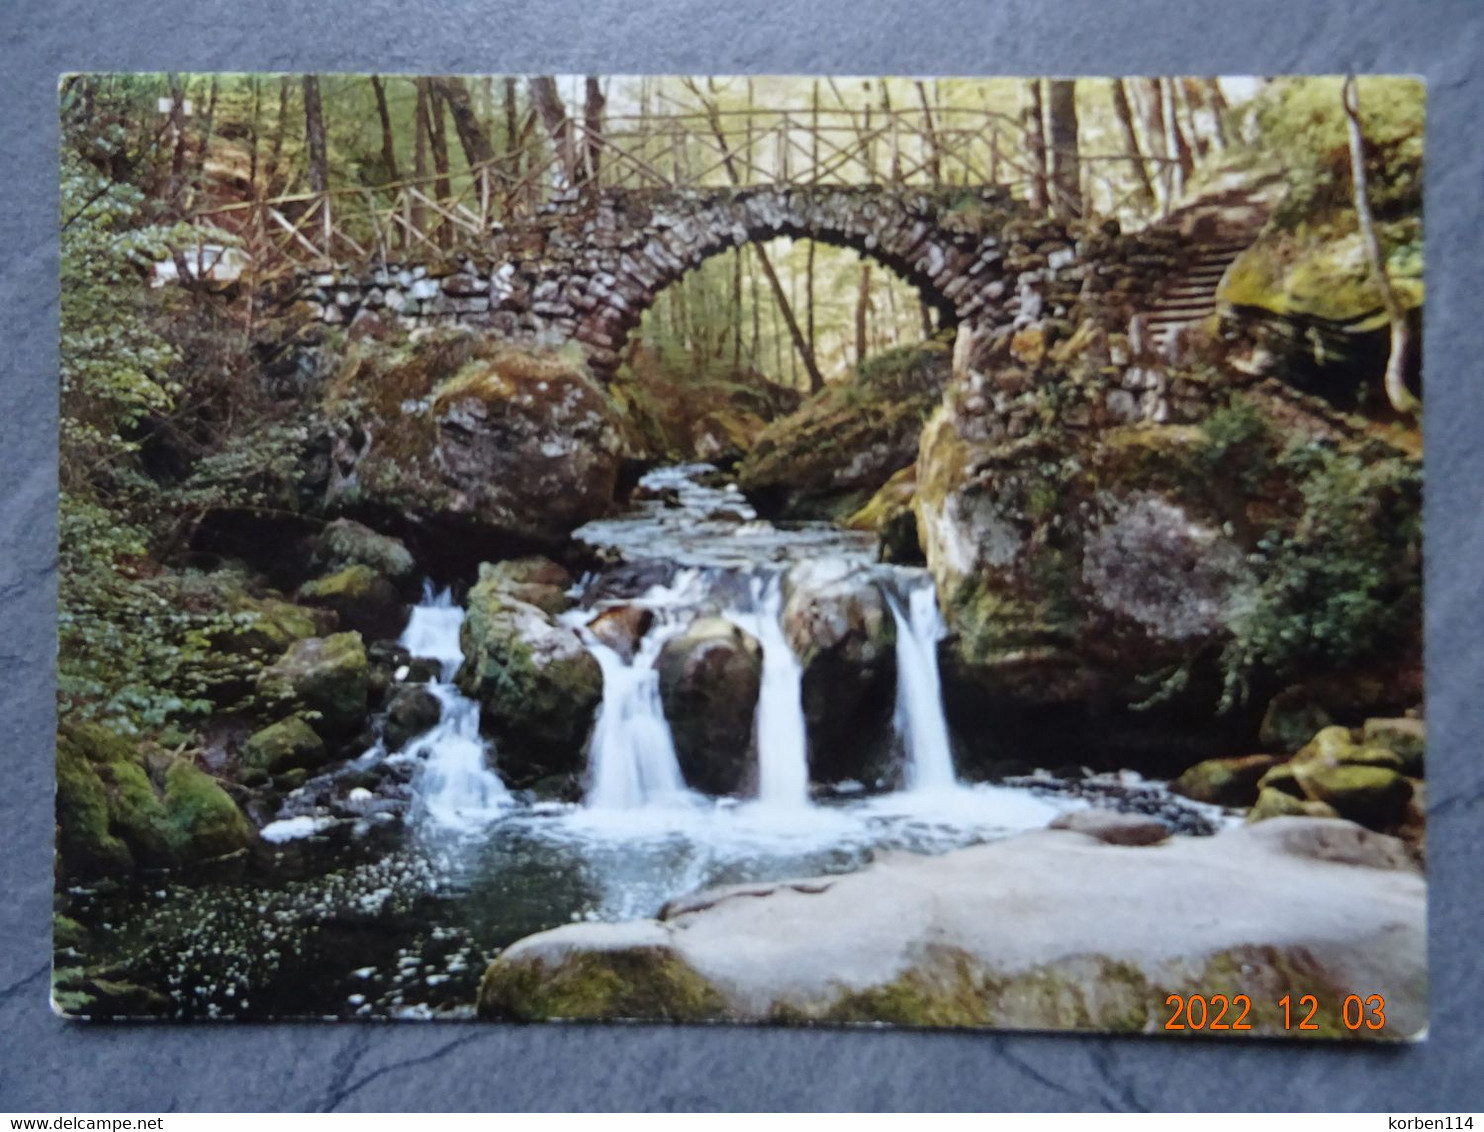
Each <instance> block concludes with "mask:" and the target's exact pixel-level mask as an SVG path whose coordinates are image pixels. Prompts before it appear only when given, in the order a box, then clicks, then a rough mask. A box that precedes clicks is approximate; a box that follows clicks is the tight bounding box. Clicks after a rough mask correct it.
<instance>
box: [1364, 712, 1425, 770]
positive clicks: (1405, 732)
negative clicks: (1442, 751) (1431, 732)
mask: <svg viewBox="0 0 1484 1132" xmlns="http://www.w3.org/2000/svg"><path fill="white" fill-rule="evenodd" d="M1361 737H1362V741H1363V742H1364V743H1365V745H1366V746H1367V747H1382V748H1385V749H1386V750H1388V751H1391V752H1393V753H1394V754H1396V755H1397V757H1398V758H1400V759H1401V761H1402V767H1403V769H1404V770H1405V771H1406V772H1407V773H1408V774H1410V775H1413V776H1417V775H1420V774H1421V773H1422V771H1423V760H1424V754H1425V750H1426V747H1427V728H1426V725H1425V724H1424V723H1423V722H1422V720H1420V719H1411V718H1406V717H1403V718H1399V719H1368V720H1366V721H1365V724H1364V725H1363V727H1362V728H1361Z"/></svg>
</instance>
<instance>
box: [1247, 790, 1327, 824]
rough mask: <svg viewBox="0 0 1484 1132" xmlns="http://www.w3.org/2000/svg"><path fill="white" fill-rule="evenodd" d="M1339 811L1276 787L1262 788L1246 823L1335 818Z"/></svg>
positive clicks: (1323, 803)
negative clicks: (1270, 819)
mask: <svg viewBox="0 0 1484 1132" xmlns="http://www.w3.org/2000/svg"><path fill="white" fill-rule="evenodd" d="M1339 816H1340V814H1339V811H1338V810H1336V809H1335V808H1334V807H1333V806H1331V805H1329V804H1328V803H1325V802H1316V801H1312V800H1309V799H1304V798H1295V797H1294V796H1293V795H1292V794H1290V793H1288V792H1287V791H1284V790H1279V789H1277V788H1276V787H1272V786H1264V787H1263V788H1262V789H1261V790H1260V791H1259V792H1258V795H1257V801H1256V802H1254V803H1253V805H1252V809H1250V810H1249V811H1248V812H1247V822H1248V824H1249V825H1250V824H1252V823H1254V822H1260V821H1267V820H1268V819H1269V818H1304V817H1307V818H1337V817H1339Z"/></svg>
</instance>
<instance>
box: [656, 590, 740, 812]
mask: <svg viewBox="0 0 1484 1132" xmlns="http://www.w3.org/2000/svg"><path fill="white" fill-rule="evenodd" d="M657 666H658V668H659V677H660V699H661V701H662V702H663V704H664V708H665V718H666V719H667V720H668V721H669V723H670V733H671V735H672V736H673V738H674V740H675V755H676V758H677V759H678V760H679V762H680V770H681V773H682V774H683V775H684V776H685V781H686V782H687V783H688V784H689V785H690V786H692V787H694V788H695V789H697V790H701V791H704V792H705V793H707V794H738V793H741V792H743V791H744V790H745V789H747V787H748V786H749V785H750V778H751V776H752V760H751V757H750V756H751V753H752V750H753V742H752V731H753V719H754V717H755V715H756V713H757V698H758V690H759V688H760V686H761V682H762V671H763V657H762V647H761V646H760V645H759V644H758V642H757V640H756V638H754V637H753V636H752V635H751V634H749V633H745V632H743V631H742V630H741V629H739V628H738V627H737V626H735V625H733V624H732V623H731V622H730V621H727V620H725V619H723V618H720V617H705V618H700V619H698V620H696V621H694V622H693V623H692V624H691V625H690V627H689V628H688V629H687V630H686V631H685V632H684V633H682V634H681V635H680V636H678V637H675V638H673V639H671V640H669V641H667V642H666V643H665V647H664V648H663V649H662V650H661V651H660V655H659V660H658V662H657Z"/></svg>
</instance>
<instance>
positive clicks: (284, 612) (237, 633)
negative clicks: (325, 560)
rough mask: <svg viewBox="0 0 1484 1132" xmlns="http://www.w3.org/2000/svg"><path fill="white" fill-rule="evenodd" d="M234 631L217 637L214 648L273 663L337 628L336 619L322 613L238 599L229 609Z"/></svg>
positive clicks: (276, 601)
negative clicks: (300, 644) (306, 640)
mask: <svg viewBox="0 0 1484 1132" xmlns="http://www.w3.org/2000/svg"><path fill="white" fill-rule="evenodd" d="M228 608H229V610H230V611H231V614H232V627H231V629H230V630H227V631H224V632H220V633H217V634H214V635H213V636H212V639H211V644H212V647H213V648H215V649H218V650H220V651H222V652H229V653H244V654H253V655H258V656H262V657H266V658H269V659H272V658H274V657H277V656H280V655H282V653H283V650H284V649H286V648H288V647H289V645H291V644H293V643H294V642H295V641H301V640H303V639H304V638H305V637H317V636H319V635H321V634H323V633H325V632H328V631H330V630H332V629H334V628H335V616H334V614H333V613H332V612H330V611H328V610H322V609H306V608H305V607H304V606H301V605H295V604H294V603H293V602H289V601H284V600H282V599H281V598H273V597H263V598H254V597H250V596H249V595H247V594H245V593H244V594H238V595H236V596H235V597H234V598H233V599H232V600H231V601H230V603H229V605H228Z"/></svg>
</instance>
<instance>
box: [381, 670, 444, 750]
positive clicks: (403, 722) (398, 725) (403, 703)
mask: <svg viewBox="0 0 1484 1132" xmlns="http://www.w3.org/2000/svg"><path fill="white" fill-rule="evenodd" d="M442 715H443V704H442V703H441V702H440V701H439V699H438V697H437V696H435V695H433V693H432V692H430V691H428V689H427V688H425V687H423V686H421V685H420V684H402V685H399V686H398V687H397V689H396V691H394V692H393V693H392V694H391V696H390V698H389V699H388V700H387V707H386V716H385V718H384V719H383V721H382V733H381V737H382V741H383V742H384V743H385V744H386V749H387V750H388V751H400V750H401V749H402V748H403V747H405V746H406V745H407V743H408V741H409V740H410V739H414V738H416V737H417V736H419V735H421V734H422V733H423V732H425V731H427V730H429V729H430V728H431V727H433V726H434V725H435V724H436V723H437V722H438V720H439V718H440V717H441V716H442Z"/></svg>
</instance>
